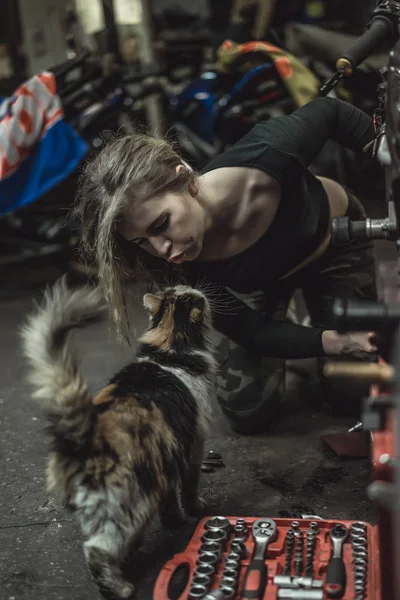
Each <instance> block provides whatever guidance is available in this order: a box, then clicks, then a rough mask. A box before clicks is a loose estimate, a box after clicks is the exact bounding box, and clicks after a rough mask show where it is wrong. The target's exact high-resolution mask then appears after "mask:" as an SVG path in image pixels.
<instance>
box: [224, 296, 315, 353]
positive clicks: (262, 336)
mask: <svg viewBox="0 0 400 600" xmlns="http://www.w3.org/2000/svg"><path fill="white" fill-rule="evenodd" d="M212 295H213V298H214V301H213V302H212V306H213V308H214V310H213V323H214V327H215V329H217V330H218V331H220V332H221V333H223V334H224V335H226V336H227V337H228V338H230V339H231V340H233V341H234V342H236V343H237V344H239V345H240V346H242V347H243V348H245V349H246V350H248V351H249V352H251V353H253V354H259V355H262V356H268V357H270V358H311V357H316V356H326V353H325V351H324V348H323V345H322V333H323V330H322V329H315V328H312V327H303V326H302V325H296V324H295V323H291V322H290V321H277V320H274V319H272V318H268V317H266V316H264V315H262V314H261V313H260V312H258V311H256V310H254V309H253V308H251V307H250V306H248V305H247V304H246V303H245V302H242V301H241V300H239V299H238V298H237V297H236V296H234V295H233V294H231V293H230V292H229V291H227V290H226V288H223V287H219V288H218V290H216V289H215V288H214V286H213V293H212Z"/></svg>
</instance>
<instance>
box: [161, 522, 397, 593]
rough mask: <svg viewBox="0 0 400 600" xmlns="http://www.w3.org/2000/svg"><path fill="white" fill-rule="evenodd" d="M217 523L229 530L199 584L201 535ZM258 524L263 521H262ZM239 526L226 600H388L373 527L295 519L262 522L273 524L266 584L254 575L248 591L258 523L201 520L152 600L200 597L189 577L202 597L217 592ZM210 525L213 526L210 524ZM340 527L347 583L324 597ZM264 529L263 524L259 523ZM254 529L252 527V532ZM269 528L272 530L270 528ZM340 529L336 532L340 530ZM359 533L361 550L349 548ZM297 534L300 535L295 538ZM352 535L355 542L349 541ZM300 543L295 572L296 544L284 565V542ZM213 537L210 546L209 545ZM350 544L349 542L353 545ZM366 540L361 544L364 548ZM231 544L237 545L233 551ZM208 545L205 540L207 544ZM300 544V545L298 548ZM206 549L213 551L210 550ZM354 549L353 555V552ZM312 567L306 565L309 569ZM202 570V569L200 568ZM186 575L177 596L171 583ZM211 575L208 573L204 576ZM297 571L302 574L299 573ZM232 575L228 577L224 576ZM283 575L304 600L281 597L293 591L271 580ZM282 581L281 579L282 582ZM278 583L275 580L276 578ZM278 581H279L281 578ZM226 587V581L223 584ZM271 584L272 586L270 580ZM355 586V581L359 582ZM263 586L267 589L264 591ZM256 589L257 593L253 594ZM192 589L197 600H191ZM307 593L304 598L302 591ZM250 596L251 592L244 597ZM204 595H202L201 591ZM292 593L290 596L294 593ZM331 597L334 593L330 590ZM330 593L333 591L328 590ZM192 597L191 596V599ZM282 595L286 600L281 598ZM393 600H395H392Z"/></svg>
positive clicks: (167, 567)
mask: <svg viewBox="0 0 400 600" xmlns="http://www.w3.org/2000/svg"><path fill="white" fill-rule="evenodd" d="M218 519H220V520H221V522H222V520H223V519H225V520H229V524H230V529H229V531H228V530H227V541H226V542H225V543H224V544H223V545H222V546H221V549H220V558H219V560H218V561H216V562H215V563H214V565H213V567H214V571H213V572H212V574H211V575H210V572H207V568H205V567H204V569H203V570H201V569H200V573H201V572H204V573H205V574H206V575H208V576H209V579H208V580H207V577H206V578H205V579H204V577H203V578H202V576H200V579H199V578H198V574H199V571H198V570H197V571H196V568H198V566H199V556H200V554H199V550H200V547H201V546H202V544H203V546H202V547H203V548H204V543H205V540H204V534H205V533H206V532H207V531H210V526H209V524H210V522H211V521H212V520H218ZM262 519H263V518H262ZM238 521H239V524H240V525H243V524H245V528H246V529H247V531H248V535H247V539H245V540H244V541H243V539H242V542H241V543H242V544H244V545H245V548H244V546H243V553H242V555H241V558H240V561H239V559H237V564H238V569H237V576H236V586H235V587H234V592H233V593H231V594H230V595H229V594H227V598H235V599H241V598H260V599H263V600H275V599H279V598H285V597H286V598H304V599H306V600H309V599H310V600H311V599H312V598H323V600H325V599H329V598H332V597H336V598H343V600H388V599H384V598H383V597H382V595H381V573H380V564H381V561H380V556H379V540H378V531H377V527H374V526H372V525H370V524H368V523H364V522H363V523H360V522H358V521H339V520H337V521H333V520H315V521H313V520H312V519H298V520H296V521H293V520H292V519H279V518H278V519H269V518H268V519H267V518H265V521H269V522H272V523H275V526H276V534H275V537H274V539H271V541H270V542H269V544H268V546H267V548H266V551H265V555H264V559H263V562H264V565H265V567H266V573H267V575H266V581H263V582H262V586H261V587H260V577H259V574H256V575H257V576H256V577H255V579H254V581H253V582H251V584H250V585H249V576H248V575H246V573H247V568H248V566H249V564H250V563H251V562H252V557H253V551H254V549H255V542H254V540H253V535H252V529H253V524H254V523H256V522H257V521H258V522H259V521H260V518H259V517H206V518H204V519H202V520H201V521H200V522H199V524H198V526H197V528H196V530H195V532H194V534H193V536H192V538H191V540H190V542H189V544H188V546H187V547H186V550H185V551H184V552H182V553H179V554H176V555H175V556H174V557H173V558H172V559H171V560H170V561H168V562H167V563H166V564H165V566H164V568H163V569H162V571H161V572H160V574H159V576H158V578H157V581H156V583H155V587H154V595H153V598H154V600H191V599H192V598H196V597H198V598H201V597H204V595H206V594H204V595H203V596H202V595H201V591H202V590H201V587H200V588H198V587H197V588H196V585H195V583H194V582H193V579H194V577H196V580H195V581H196V582H197V581H198V582H199V583H201V582H203V583H205V587H207V592H206V593H207V594H208V593H209V592H211V591H214V590H217V589H221V580H222V578H223V577H224V576H225V577H226V574H227V571H226V561H227V558H228V555H229V554H232V544H234V546H235V547H234V550H235V551H236V550H237V547H238V546H237V539H238V538H237V537H236V534H235V526H236V525H237V523H238ZM214 522H215V521H214ZM293 523H296V524H297V525H296V527H295V535H294V536H293V527H292V525H293ZM338 524H340V526H341V528H342V530H343V526H344V527H345V528H346V529H347V532H348V535H347V538H346V539H345V540H344V542H343V545H342V558H343V563H344V565H345V571H346V573H345V575H346V583H345V590H344V593H343V594H342V593H340V591H339V593H336V594H335V593H333V594H332V593H330V594H328V587H327V585H326V574H327V569H328V565H329V563H330V561H331V559H332V556H333V542H332V539H331V534H330V532H331V530H333V528H334V527H335V526H338ZM261 525H263V523H261ZM257 526H258V524H257V523H256V527H257ZM275 526H274V527H275ZM340 526H339V529H340ZM360 526H361V528H362V529H363V531H364V534H363V536H364V538H365V539H364V540H362V541H363V542H364V543H361V546H360V545H358V546H357V544H354V543H353V542H354V540H357V539H360V538H359V537H357V536H358V531H359V530H358V529H357V527H360ZM313 529H314V531H315V535H314V536H311V533H310V532H311V531H312V530H313ZM289 530H291V534H289V535H288V531H289ZM298 532H299V533H298ZM352 532H353V534H354V536H355V537H353V538H352ZM299 536H300V537H301V538H302V540H303V542H302V548H303V550H302V551H301V549H299V551H298V552H300V554H301V555H302V559H301V560H302V565H301V567H300V569H299V568H298V567H297V568H296V565H295V564H294V562H295V555H296V547H297V543H298V539H297V541H295V542H294V548H293V550H292V552H291V553H289V556H290V564H288V563H289V560H288V543H289V544H290V543H291V542H288V539H289V538H290V537H295V538H296V537H297V538H298V537H299ZM212 537H213V536H212V535H211V539H210V540H209V541H211V543H212ZM310 537H312V538H313V539H314V540H315V541H314V547H313V554H312V556H313V558H312V560H309V559H307V556H308V553H307V548H308V540H309V538H310ZM352 539H353V541H352ZM365 540H366V543H365ZM235 541H236V545H235ZM206 543H207V540H206ZM310 543H311V544H312V543H313V542H312V541H310ZM303 544H304V545H303ZM209 547H210V548H211V547H212V546H209ZM357 548H358V549H357ZM358 551H360V552H361V556H360V555H358V556H359V557H358V558H357V552H358ZM310 563H311V564H310ZM201 564H202V565H203V563H201ZM360 569H361V570H362V569H364V570H363V573H364V575H363V579H362V584H361V588H360V586H359V585H358V587H357V582H356V578H355V575H356V573H358V575H357V577H359V574H360ZM183 571H184V572H185V577H184V581H183V583H182V582H181V585H180V586H179V587H180V591H178V592H177V591H176V589H174V580H175V578H176V577H177V574H178V573H182V572H183ZM209 571H211V569H210V570H209ZM299 571H301V572H299ZM229 574H231V575H232V573H229ZM288 575H290V577H289V579H292V580H295V579H297V580H298V581H297V587H296V586H295V588H296V589H297V590H304V593H303V595H301V593H299V592H297V594H294V595H293V592H290V591H289V592H281V591H280V590H282V589H283V588H285V589H286V590H287V589H290V588H292V589H293V586H292V585H289V586H288V587H287V586H283V587H281V586H279V585H277V583H274V578H275V577H276V576H286V579H288V577H287V576H288ZM246 576H247V590H248V591H247V592H245V593H244V582H245V580H246ZM307 576H309V577H311V578H312V580H313V582H314V583H315V585H314V584H313V587H310V585H308V586H306V588H304V587H303V586H302V585H301V581H300V585H299V580H303V581H304V580H306V579H307ZM284 578H285V577H283V579H284ZM278 579H279V578H278ZM281 580H282V578H281ZM315 580H319V582H318V581H317V582H315ZM225 581H227V580H225ZM275 581H276V580H275ZM358 581H359V579H358ZM265 584H266V585H265ZM257 587H258V592H257V591H255V590H256V589H257ZM196 589H197V592H198V595H197V596H196ZM260 589H262V590H263V591H262V593H260ZM307 589H308V592H307V591H306V590H307ZM249 590H250V591H249ZM203 591H204V590H203ZM293 591H294V590H293ZM333 591H334V590H333ZM331 592H332V590H331ZM192 594H193V595H192ZM280 594H282V595H280ZM285 594H286V595H285ZM393 600H394V599H393Z"/></svg>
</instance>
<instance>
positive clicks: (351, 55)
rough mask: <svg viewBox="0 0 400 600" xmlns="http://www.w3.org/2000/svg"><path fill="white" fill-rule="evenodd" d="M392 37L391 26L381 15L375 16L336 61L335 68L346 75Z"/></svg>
mask: <svg viewBox="0 0 400 600" xmlns="http://www.w3.org/2000/svg"><path fill="white" fill-rule="evenodd" d="M392 37H393V24H392V22H391V20H390V19H388V18H387V17H384V16H383V15H377V16H375V17H374V18H373V19H372V21H371V25H370V27H369V29H367V31H366V32H365V33H363V34H362V36H361V37H360V38H359V39H358V40H357V41H356V42H355V43H354V44H353V45H352V46H350V48H349V49H348V50H346V52H344V53H343V54H342V56H341V57H340V58H339V59H338V60H337V62H336V67H337V69H338V70H342V71H344V72H345V74H346V75H351V74H352V73H353V71H354V70H355V68H356V67H357V66H358V65H360V64H361V63H362V62H363V61H364V60H365V59H366V58H368V56H370V55H371V54H372V53H373V52H374V51H375V50H376V49H377V48H378V46H379V45H380V44H382V43H383V42H385V41H386V40H388V38H389V39H390V38H392Z"/></svg>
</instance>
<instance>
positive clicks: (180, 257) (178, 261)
mask: <svg viewBox="0 0 400 600" xmlns="http://www.w3.org/2000/svg"><path fill="white" fill-rule="evenodd" d="M185 254H186V252H181V253H180V254H177V255H176V256H173V257H172V258H170V259H169V260H170V261H171V262H173V263H175V264H176V265H180V264H181V263H183V262H184V260H185Z"/></svg>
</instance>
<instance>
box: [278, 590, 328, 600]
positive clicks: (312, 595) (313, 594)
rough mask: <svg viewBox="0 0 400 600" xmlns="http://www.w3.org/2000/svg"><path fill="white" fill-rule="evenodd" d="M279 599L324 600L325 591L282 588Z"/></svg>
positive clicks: (279, 591)
mask: <svg viewBox="0 0 400 600" xmlns="http://www.w3.org/2000/svg"><path fill="white" fill-rule="evenodd" d="M278 598H279V599H281V598H282V599H283V598H285V599H288V598H293V599H294V600H324V591H323V590H291V589H288V588H280V589H279V590H278Z"/></svg>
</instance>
